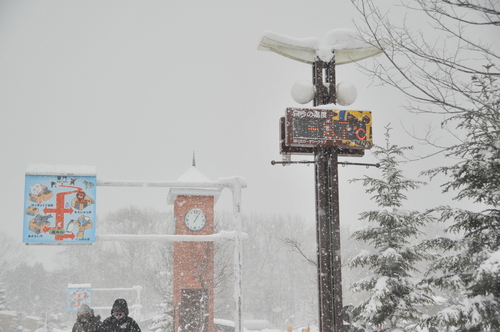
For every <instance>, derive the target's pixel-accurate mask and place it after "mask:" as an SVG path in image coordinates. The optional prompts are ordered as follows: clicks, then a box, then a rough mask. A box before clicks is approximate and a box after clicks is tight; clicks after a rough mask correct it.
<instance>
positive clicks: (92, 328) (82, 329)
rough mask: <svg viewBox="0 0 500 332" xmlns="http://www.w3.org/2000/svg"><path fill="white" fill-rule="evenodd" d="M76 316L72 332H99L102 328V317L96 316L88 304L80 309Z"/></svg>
mask: <svg viewBox="0 0 500 332" xmlns="http://www.w3.org/2000/svg"><path fill="white" fill-rule="evenodd" d="M76 315H77V316H76V322H75V324H74V325H73V330H72V332H97V330H98V329H99V327H100V326H101V316H99V315H97V316H94V310H92V309H91V308H90V307H89V306H88V305H86V304H82V305H81V306H80V307H79V308H78V311H77V314H76Z"/></svg>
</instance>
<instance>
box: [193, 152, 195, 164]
mask: <svg viewBox="0 0 500 332" xmlns="http://www.w3.org/2000/svg"><path fill="white" fill-rule="evenodd" d="M193 167H196V158H195V157H194V151H193Z"/></svg>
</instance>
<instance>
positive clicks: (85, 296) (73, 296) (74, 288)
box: [66, 284, 92, 311]
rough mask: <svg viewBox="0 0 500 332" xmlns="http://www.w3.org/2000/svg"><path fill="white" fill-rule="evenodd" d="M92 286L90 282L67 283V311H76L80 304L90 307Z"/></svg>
mask: <svg viewBox="0 0 500 332" xmlns="http://www.w3.org/2000/svg"><path fill="white" fill-rule="evenodd" d="M91 302H92V287H91V286H90V284H81V285H76V284H68V298H67V301H66V309H67V311H77V310H78V308H79V307H80V306H81V305H82V304H86V305H88V306H89V307H92V305H91Z"/></svg>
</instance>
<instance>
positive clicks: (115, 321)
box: [98, 299, 141, 332]
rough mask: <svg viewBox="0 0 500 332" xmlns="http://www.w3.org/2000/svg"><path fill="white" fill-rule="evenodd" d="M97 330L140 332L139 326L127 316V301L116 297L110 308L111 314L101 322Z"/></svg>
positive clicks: (105, 331) (100, 331) (101, 331)
mask: <svg viewBox="0 0 500 332" xmlns="http://www.w3.org/2000/svg"><path fill="white" fill-rule="evenodd" d="M98 332H141V328H140V327H139V324H137V322H136V321H135V320H134V319H133V318H132V317H129V316H128V305H127V301H126V300H124V299H117V300H116V301H115V303H114V304H113V308H112V309H111V316H110V317H108V318H106V319H105V320H104V322H102V325H101V327H100V328H99V331H98Z"/></svg>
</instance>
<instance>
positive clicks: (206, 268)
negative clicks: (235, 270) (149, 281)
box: [168, 163, 220, 332]
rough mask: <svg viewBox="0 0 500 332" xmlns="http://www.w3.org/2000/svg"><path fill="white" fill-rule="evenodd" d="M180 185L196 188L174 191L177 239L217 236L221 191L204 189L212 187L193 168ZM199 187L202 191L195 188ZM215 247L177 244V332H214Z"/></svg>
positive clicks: (184, 242) (205, 178)
mask: <svg viewBox="0 0 500 332" xmlns="http://www.w3.org/2000/svg"><path fill="white" fill-rule="evenodd" d="M177 182H179V183H180V184H181V183H191V184H193V187H191V186H189V187H187V186H184V187H182V188H171V189H170V192H169V194H168V203H169V204H171V205H174V215H175V217H174V218H175V234H176V235H193V236H198V235H211V234H213V233H214V205H215V203H216V201H217V199H218V198H219V195H220V190H219V189H214V188H203V184H204V183H213V181H211V180H209V179H208V178H207V177H205V176H204V175H203V174H201V173H200V172H199V171H198V170H197V168H196V167H195V166H194V163H193V166H192V167H191V168H189V169H188V170H187V172H186V173H184V174H183V175H182V176H181V177H180V178H179V179H178V180H177ZM196 184H200V187H198V188H196ZM213 288H214V243H213V242H209V241H206V242H205V241H203V242H201V241H182V242H181V241H176V242H174V289H173V292H174V294H173V297H174V301H173V306H174V332H214V322H213V319H214V315H213V314H214V290H213Z"/></svg>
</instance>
